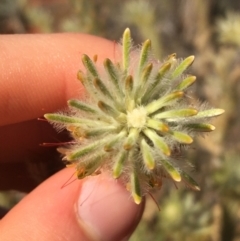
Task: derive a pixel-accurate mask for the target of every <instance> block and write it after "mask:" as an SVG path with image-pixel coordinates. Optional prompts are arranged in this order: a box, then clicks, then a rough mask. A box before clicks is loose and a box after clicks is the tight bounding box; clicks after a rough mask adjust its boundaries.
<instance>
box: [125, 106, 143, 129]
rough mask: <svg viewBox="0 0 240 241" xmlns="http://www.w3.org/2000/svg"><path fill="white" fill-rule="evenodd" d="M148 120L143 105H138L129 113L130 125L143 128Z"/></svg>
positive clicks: (128, 121) (128, 122)
mask: <svg viewBox="0 0 240 241" xmlns="http://www.w3.org/2000/svg"><path fill="white" fill-rule="evenodd" d="M146 121H147V111H146V110H145V108H144V107H143V106H140V107H137V108H135V109H133V110H132V111H130V112H128V113H127V124H128V127H134V128H140V129H141V128H143V127H144V125H145V124H146Z"/></svg>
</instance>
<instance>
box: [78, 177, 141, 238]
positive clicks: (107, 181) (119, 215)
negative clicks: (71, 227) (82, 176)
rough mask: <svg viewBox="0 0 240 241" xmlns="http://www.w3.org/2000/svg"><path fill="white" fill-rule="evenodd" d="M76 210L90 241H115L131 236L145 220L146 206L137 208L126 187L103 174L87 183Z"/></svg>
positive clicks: (88, 180)
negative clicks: (140, 222)
mask: <svg viewBox="0 0 240 241" xmlns="http://www.w3.org/2000/svg"><path fill="white" fill-rule="evenodd" d="M76 210H77V216H78V221H79V224H80V225H81V226H82V227H83V228H84V230H85V231H86V234H85V235H86V236H87V237H88V238H89V240H92V241H93V240H94V241H100V240H101V241H112V240H122V239H123V238H124V237H127V236H129V235H130V234H131V232H132V231H133V230H134V229H135V227H136V226H137V224H138V222H139V220H140V218H141V215H142V212H143V205H136V204H135V203H134V202H133V200H132V199H131V196H130V193H129V192H128V191H126V189H125V187H124V186H123V185H122V184H120V183H119V182H117V181H116V180H114V179H113V178H111V177H109V176H108V175H107V174H101V175H98V176H94V177H89V178H87V179H86V181H85V182H84V183H83V186H82V188H81V190H80V195H79V198H78V201H77V203H76Z"/></svg>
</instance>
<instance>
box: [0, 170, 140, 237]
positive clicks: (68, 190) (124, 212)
mask: <svg viewBox="0 0 240 241" xmlns="http://www.w3.org/2000/svg"><path fill="white" fill-rule="evenodd" d="M72 171H73V169H64V170H63V171H61V172H59V173H57V174H55V175H54V176H52V177H51V178H49V179H48V180H46V181H45V182H44V183H42V184H41V185H40V186H38V187H37V188H36V189H35V190H34V191H32V192H31V193H30V194H29V195H27V196H26V197H25V198H24V199H23V200H22V201H21V202H20V203H19V204H17V205H16V206H15V207H14V208H13V209H12V210H11V211H9V213H8V214H7V215H6V216H5V217H4V218H3V219H2V220H1V222H0V240H19V241H21V240H24V241H25V240H42V241H44V240H52V241H54V240H69V241H71V240H84V241H85V240H86V241H92V240H94V241H95V240H99V241H100V240H104V241H108V240H109V241H111V240H112V241H118V240H123V239H124V238H127V237H129V236H130V235H131V233H132V232H133V231H134V229H135V227H136V226H137V224H138V222H139V220H140V218H141V215H142V212H143V208H144V204H141V205H136V204H135V203H134V202H133V201H132V199H131V198H130V195H129V193H128V192H127V191H126V190H125V188H124V187H123V186H122V185H121V184H120V183H119V182H118V181H115V180H113V179H112V178H111V177H109V176H108V175H107V174H100V175H98V176H94V177H89V178H86V179H84V180H81V181H75V182H73V183H71V184H70V185H68V186H66V187H64V188H61V186H62V185H63V183H64V180H67V179H68V178H69V176H70V175H71V174H72Z"/></svg>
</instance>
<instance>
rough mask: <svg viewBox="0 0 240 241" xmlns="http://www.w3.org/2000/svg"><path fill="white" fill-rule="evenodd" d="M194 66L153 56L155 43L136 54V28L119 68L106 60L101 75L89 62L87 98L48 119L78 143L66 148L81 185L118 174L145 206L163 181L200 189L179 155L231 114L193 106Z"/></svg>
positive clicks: (82, 74) (125, 41)
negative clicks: (106, 174) (190, 91)
mask: <svg viewBox="0 0 240 241" xmlns="http://www.w3.org/2000/svg"><path fill="white" fill-rule="evenodd" d="M193 61H194V56H189V57H187V58H185V59H177V58H176V54H172V55H170V56H168V58H167V59H166V60H165V61H164V62H159V61H158V60H156V59H154V58H153V57H152V55H151V42H150V40H146V41H145V42H144V43H143V45H142V46H141V48H139V49H136V48H134V49H133V47H132V40H131V35H130V30H129V29H126V30H125V32H124V34H123V38H122V45H121V60H120V61H119V62H116V63H115V62H114V61H112V60H110V59H105V61H104V64H103V65H104V66H103V68H101V70H100V69H99V68H98V67H97V65H96V59H95V58H93V60H92V59H90V57H89V56H87V55H83V57H82V62H83V65H84V67H85V70H84V71H79V72H78V79H79V80H80V81H81V83H82V84H83V86H84V87H85V89H86V93H87V97H86V98H85V100H84V101H82V100H78V99H72V100H69V101H68V106H69V109H70V110H69V111H68V112H67V113H66V114H61V113H56V114H46V115H45V118H46V119H47V120H49V121H50V122H53V123H54V124H57V126H60V127H61V128H63V127H64V128H66V129H67V130H68V131H69V132H70V133H71V135H72V137H73V138H74V144H69V146H68V147H66V148H59V149H58V150H59V152H61V153H62V154H63V155H64V157H63V160H64V162H65V163H66V165H67V166H74V167H75V168H76V174H77V177H78V178H79V179H81V178H84V177H86V176H89V175H96V174H98V173H100V172H101V170H110V171H111V173H112V176H113V177H114V178H121V179H122V180H123V182H124V183H125V184H126V186H127V187H128V189H129V190H130V192H131V194H132V197H133V199H134V201H135V202H136V203H137V204H138V203H140V202H141V200H142V196H143V195H144V194H145V193H146V191H147V192H148V191H149V190H151V189H152V188H155V187H159V186H160V185H161V183H162V179H163V178H170V179H172V180H173V181H174V182H180V181H183V182H184V183H186V184H187V185H188V186H190V187H191V188H193V189H196V190H199V186H198V184H197V183H196V182H195V181H194V180H193V179H192V177H190V176H189V175H188V174H187V173H186V172H184V171H183V170H182V169H181V168H180V167H179V165H178V162H179V160H178V158H177V157H176V156H177V155H176V154H175V152H176V150H178V151H179V150H181V148H180V147H182V146H184V147H185V146H188V145H190V144H191V143H192V142H193V139H192V138H193V136H194V135H195V134H196V133H199V132H210V131H213V130H214V129H215V127H214V126H213V125H211V124H209V120H210V119H211V118H212V117H214V116H218V115H220V114H222V113H223V110H222V109H213V108H210V109H207V108H206V107H205V106H206V105H199V104H196V103H193V101H192V99H191V98H189V95H187V94H186V92H187V90H188V88H189V87H190V86H191V85H192V84H193V83H194V82H195V80H196V77H195V76H192V75H187V74H186V73H185V71H186V70H187V69H188V67H189V66H190V65H191V64H192V63H193Z"/></svg>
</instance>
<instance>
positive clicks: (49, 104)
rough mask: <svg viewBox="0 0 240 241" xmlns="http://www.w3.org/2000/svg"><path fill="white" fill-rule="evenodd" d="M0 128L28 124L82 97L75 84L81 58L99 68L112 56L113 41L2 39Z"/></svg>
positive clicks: (70, 36) (60, 36) (40, 37)
mask: <svg viewBox="0 0 240 241" xmlns="http://www.w3.org/2000/svg"><path fill="white" fill-rule="evenodd" d="M0 53H1V61H0V73H1V75H0V86H1V87H0V117H1V118H0V126H1V125H7V124H13V123H17V122H21V121H25V120H30V119H34V118H37V117H39V116H42V115H43V114H44V113H47V112H52V111H56V110H58V109H61V108H63V107H64V106H65V105H66V101H67V100H68V99H69V98H72V97H75V96H79V95H81V93H83V88H82V87H81V84H80V83H79V82H78V81H77V78H76V75H77V71H78V70H79V69H81V68H82V63H81V55H82V54H83V53H85V54H87V55H89V56H90V57H93V56H94V55H95V54H97V55H98V61H99V63H101V62H102V60H103V59H104V58H106V57H108V58H111V57H113V55H114V45H113V42H111V41H108V40H105V39H102V38H98V37H94V36H90V35H84V34H41V35H40V34H36V35H6V36H4V35H2V36H1V38H0Z"/></svg>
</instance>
